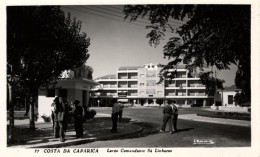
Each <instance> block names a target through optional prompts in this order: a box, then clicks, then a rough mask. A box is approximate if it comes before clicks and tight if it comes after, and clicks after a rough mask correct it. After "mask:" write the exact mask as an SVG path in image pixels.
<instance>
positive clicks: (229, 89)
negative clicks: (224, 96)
mask: <svg viewBox="0 0 260 157" xmlns="http://www.w3.org/2000/svg"><path fill="white" fill-rule="evenodd" d="M234 90H241V89H239V88H237V87H236V85H232V86H229V87H224V91H234Z"/></svg>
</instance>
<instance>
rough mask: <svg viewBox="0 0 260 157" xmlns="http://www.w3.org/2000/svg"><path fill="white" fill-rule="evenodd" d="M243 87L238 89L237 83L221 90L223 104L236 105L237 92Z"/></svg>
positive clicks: (227, 105)
mask: <svg viewBox="0 0 260 157" xmlns="http://www.w3.org/2000/svg"><path fill="white" fill-rule="evenodd" d="M240 92H241V89H238V88H237V87H236V86H235V85H232V86H230V87H226V88H224V89H223V90H220V91H219V93H220V95H221V99H222V106H226V107H235V106H236V105H238V104H236V102H235V101H234V97H235V95H236V94H237V93H240Z"/></svg>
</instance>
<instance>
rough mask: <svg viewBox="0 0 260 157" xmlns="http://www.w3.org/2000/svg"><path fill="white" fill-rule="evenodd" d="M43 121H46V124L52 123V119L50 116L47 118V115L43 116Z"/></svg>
mask: <svg viewBox="0 0 260 157" xmlns="http://www.w3.org/2000/svg"><path fill="white" fill-rule="evenodd" d="M41 117H42V119H43V120H44V122H50V121H51V117H50V116H46V115H45V114H44V115H42V116H41Z"/></svg>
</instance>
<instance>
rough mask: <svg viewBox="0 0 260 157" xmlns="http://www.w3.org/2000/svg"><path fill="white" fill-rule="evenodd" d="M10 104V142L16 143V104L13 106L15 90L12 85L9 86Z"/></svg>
mask: <svg viewBox="0 0 260 157" xmlns="http://www.w3.org/2000/svg"><path fill="white" fill-rule="evenodd" d="M8 93H9V94H8V96H9V98H8V103H9V105H10V108H9V133H8V141H9V142H12V141H14V104H13V90H12V85H10V84H8Z"/></svg>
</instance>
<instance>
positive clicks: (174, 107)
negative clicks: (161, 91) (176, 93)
mask: <svg viewBox="0 0 260 157" xmlns="http://www.w3.org/2000/svg"><path fill="white" fill-rule="evenodd" d="M172 110H173V114H172V124H173V128H174V131H175V132H177V131H178V129H177V120H178V105H177V104H176V101H175V100H174V101H173V104H172Z"/></svg>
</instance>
